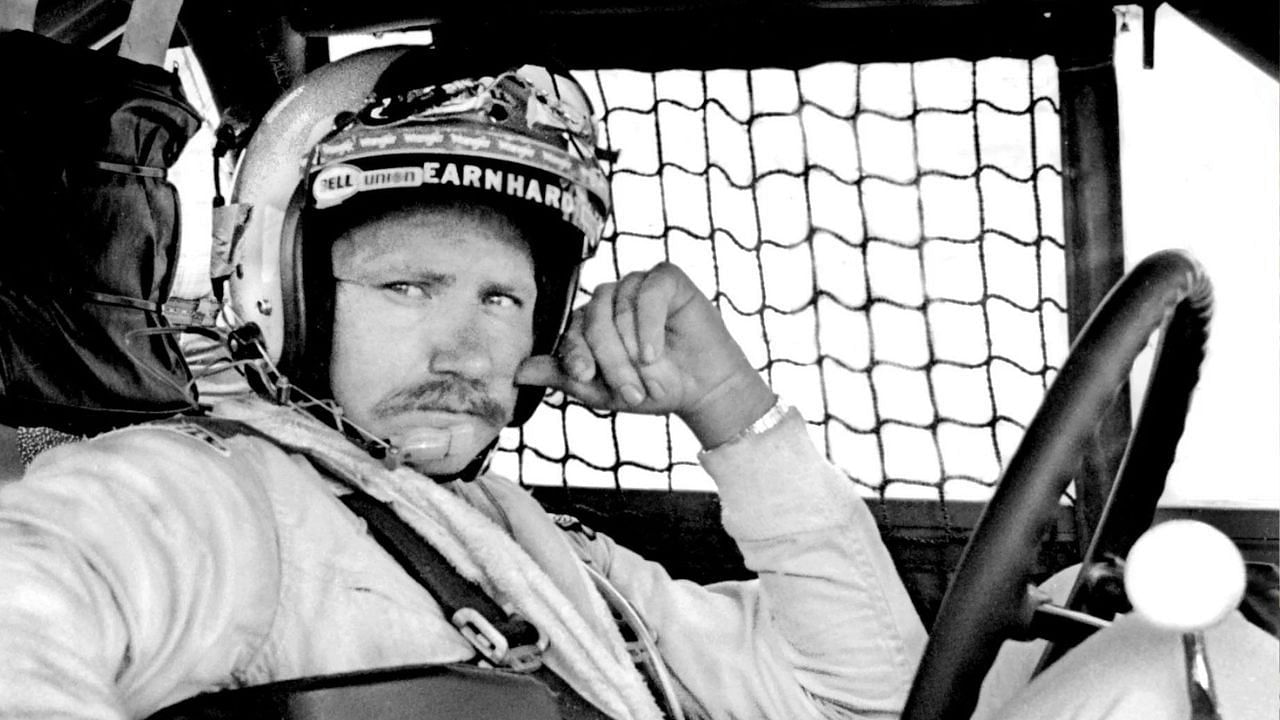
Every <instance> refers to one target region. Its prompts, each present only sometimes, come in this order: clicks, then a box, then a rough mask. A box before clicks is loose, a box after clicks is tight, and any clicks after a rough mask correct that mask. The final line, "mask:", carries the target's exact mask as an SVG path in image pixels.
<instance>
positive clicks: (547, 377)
mask: <svg viewBox="0 0 1280 720" xmlns="http://www.w3.org/2000/svg"><path fill="white" fill-rule="evenodd" d="M568 380H569V378H568V376H567V375H565V374H564V372H562V371H561V370H560V363H559V362H557V361H556V359H555V358H554V357H552V356H550V355H532V356H530V357H527V358H525V359H524V362H522V363H520V367H518V368H516V378H515V384H516V385H540V386H542V387H550V388H562V387H563V386H564V384H565V383H566V382H568Z"/></svg>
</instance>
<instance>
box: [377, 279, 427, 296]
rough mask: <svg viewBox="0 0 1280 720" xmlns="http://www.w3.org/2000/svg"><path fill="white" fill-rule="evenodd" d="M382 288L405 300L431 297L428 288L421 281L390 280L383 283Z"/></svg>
mask: <svg viewBox="0 0 1280 720" xmlns="http://www.w3.org/2000/svg"><path fill="white" fill-rule="evenodd" d="M382 289H383V290H386V291H388V292H390V293H392V294H394V295H398V296H400V297H402V298H405V299H406V300H426V299H428V298H430V297H431V290H430V288H428V287H427V286H426V285H423V284H422V283H413V282H392V283H386V284H384V285H383V286H382Z"/></svg>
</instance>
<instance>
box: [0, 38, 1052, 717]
mask: <svg viewBox="0 0 1280 720" xmlns="http://www.w3.org/2000/svg"><path fill="white" fill-rule="evenodd" d="M234 200H235V203H236V205H237V206H239V207H241V208H243V209H244V216H245V218H246V223H245V225H244V226H243V228H241V233H240V235H239V240H238V244H237V246H236V247H235V248H234V254H233V256H232V258H231V262H230V267H232V268H233V272H232V274H231V276H230V278H229V291H230V299H231V304H232V308H233V311H234V314H233V317H232V319H231V325H232V326H233V329H234V332H233V333H232V334H231V344H232V345H233V349H234V351H235V354H236V357H237V358H238V363H239V365H240V366H241V367H243V368H245V371H246V372H247V373H248V374H249V376H250V381H251V382H252V384H253V385H254V387H255V389H256V390H257V393H258V396H259V397H255V398H242V399H234V400H227V401H225V402H222V403H219V405H218V406H217V408H216V409H215V412H214V415H215V417H216V418H217V419H218V422H213V423H209V422H202V421H197V419H191V420H188V421H183V420H179V421H175V422H168V423H160V424H152V425H143V426H137V427H133V428H127V429H124V430H120V431H116V432H113V433H109V434H106V435H103V436H99V437H97V438H95V439H93V440H90V441H87V442H83V443H78V444H74V445H67V446H64V447H61V448H57V449H54V450H51V451H49V452H46V453H45V454H43V455H42V456H41V457H39V458H38V459H37V460H36V461H35V462H34V463H33V464H32V465H31V466H30V467H29V468H28V472H27V474H26V476H25V478H24V479H23V480H22V481H21V482H18V483H15V484H12V485H10V486H7V487H5V488H4V489H3V491H0V534H2V540H0V577H3V578H4V580H3V583H4V586H5V590H4V591H3V593H0V687H3V688H5V693H4V695H3V697H0V714H5V715H6V716H7V715H9V714H13V715H16V716H24V717H25V716H30V717H37V716H39V717H46V716H58V717H146V716H148V715H151V714H153V713H156V712H157V711H160V710H162V709H163V708H166V707H168V706H171V705H173V704H174V703H178V702H180V701H183V700H185V699H187V698H191V697H193V696H197V695H200V694H202V693H209V692H213V691H218V690H223V689H227V688H237V687H243V686H260V685H264V684H268V683H272V682H274V681H280V680H286V679H291V678H304V677H314V676H326V675H333V674H337V673H345V672H354V671H362V670H369V669H376V668H392V667H399V666H406V665H449V664H460V663H473V662H477V661H479V662H482V663H485V664H487V665H491V666H496V667H497V668H499V669H507V670H513V671H530V672H531V671H533V670H537V669H538V668H539V667H542V668H546V669H547V670H549V671H550V673H551V674H552V675H553V676H554V682H560V683H563V685H555V687H557V688H561V689H560V690H558V691H557V692H558V696H559V697H560V699H561V700H560V702H561V708H562V711H563V712H564V713H565V714H566V716H572V717H591V716H593V715H592V714H593V713H594V716H597V717H612V718H658V717H662V716H664V714H665V715H666V716H670V717H680V716H689V717H723V718H729V717H738V718H757V717H761V718H764V717H767V718H787V719H791V718H809V717H813V718H819V717H895V716H896V715H897V714H898V712H900V710H901V707H902V704H903V702H904V699H905V697H906V693H907V690H908V688H909V686H910V682H911V678H912V674H913V672H914V669H915V667H916V664H917V662H918V660H919V657H920V653H921V651H922V649H923V646H924V642H925V635H924V630H923V627H922V626H921V624H920V621H919V619H918V617H917V616H916V613H915V611H914V609H913V607H912V605H911V603H910V601H909V599H908V597H907V594H906V592H905V590H904V588H903V586H902V584H901V582H900V580H899V579H898V577H897V575H896V572H895V570H894V567H893V564H892V562H891V560H890V558H889V556H888V554H887V552H886V551H885V548H884V546H883V544H882V543H881V541H880V539H879V535H878V532H877V529H876V526H875V524H874V522H873V519H872V517H871V515H870V513H869V511H868V509H867V507H866V505H865V503H864V502H863V501H862V500H861V498H860V497H859V496H858V494H857V493H856V491H855V490H854V488H853V486H852V484H850V483H848V482H847V480H846V479H845V478H844V477H843V476H842V475H841V473H840V472H838V471H837V470H836V469H835V468H833V467H832V466H831V465H830V464H829V463H827V461H826V460H825V459H824V458H822V457H821V455H820V454H819V452H818V451H817V450H816V449H815V448H814V446H813V445H812V443H811V442H810V441H809V439H808V437H807V430H806V426H805V424H804V422H803V420H802V419H801V417H800V416H799V414H798V413H797V412H796V411H795V410H794V409H791V408H789V407H788V406H787V405H786V404H785V402H783V401H782V400H781V399H779V398H778V397H777V396H776V395H775V394H774V393H773V392H772V391H771V390H770V389H769V387H768V386H767V385H766V384H765V383H764V382H763V380H762V379H761V378H760V377H759V375H758V374H757V373H756V372H755V370H754V369H753V368H752V367H751V365H750V363H749V362H748V361H747V359H746V357H745V355H744V354H743V352H742V350H741V349H740V348H739V347H738V345H737V344H736V343H735V342H734V341H733V339H732V338H731V337H730V335H729V334H728V332H727V330H726V329H725V326H724V324H723V322H722V321H721V319H720V317H719V315H718V313H717V312H716V310H715V308H714V306H713V305H712V304H711V303H710V301H709V300H708V299H707V298H706V297H705V296H704V295H702V294H701V293H700V292H699V291H698V290H697V289H696V288H695V287H694V285H693V284H692V283H691V282H690V280H689V279H688V278H687V277H686V276H685V275H684V274H683V273H682V272H681V271H680V270H678V269H677V268H675V267H673V266H671V265H667V264H662V265H659V266H657V267H655V268H653V269H652V270H650V271H648V272H644V273H634V274H631V275H628V276H626V277H624V278H622V279H621V280H620V281H619V282H618V283H616V284H610V285H605V286H602V287H599V288H596V289H595V290H594V292H593V293H592V295H591V298H590V300H589V302H587V303H586V304H585V305H583V306H582V307H581V308H579V309H578V310H576V311H573V312H570V308H571V306H572V304H573V300H574V297H575V292H576V289H577V269H578V266H579V264H580V263H581V262H582V260H583V259H585V258H586V257H588V256H589V255H590V254H591V253H592V251H593V250H594V248H595V245H596V243H597V242H598V241H599V238H600V235H601V233H602V230H603V225H604V218H605V216H606V215H607V212H608V208H609V196H608V185H607V183H606V182H605V178H604V175H603V173H602V171H601V170H600V168H599V165H598V163H597V160H596V142H595V136H594V128H593V126H592V121H591V116H590V110H589V106H588V103H587V102H586V100H585V97H584V95H583V93H582V90H581V88H579V87H577V85H576V83H574V81H573V80H572V79H571V78H570V77H568V76H567V75H566V74H564V73H560V72H557V71H555V70H550V69H547V68H545V67H540V66H531V65H523V64H519V63H516V62H512V61H510V60H508V59H503V58H496V57H492V56H490V57H482V58H478V57H477V56H476V55H474V54H467V55H465V56H461V55H454V54H451V53H449V52H445V51H441V50H435V49H414V50H404V49H399V48H396V49H380V50H375V51H371V52H368V53H364V54H361V55H357V56H354V57H352V58H349V59H347V60H345V61H342V62H339V63H336V64H334V65H331V66H329V67H327V68H325V69H323V70H321V71H320V72H318V73H316V74H314V75H313V76H311V77H309V78H308V79H307V81H306V82H305V83H304V84H303V85H302V86H300V87H298V88H296V89H295V90H294V91H292V92H291V93H289V94H288V95H287V96H286V97H285V98H283V99H282V100H281V101H280V102H279V103H278V104H277V106H276V107H275V108H273V109H272V111H271V112H270V113H268V116H267V120H266V121H264V124H263V126H262V127H261V128H260V129H259V130H258V131H257V132H256V134H255V136H254V139H253V141H252V143H251V145H250V147H249V148H248V150H247V151H246V157H245V158H244V160H243V161H242V166H241V168H240V170H239V173H238V177H237V187H236V197H235V198H234ZM547 387H552V388H556V389H560V390H563V391H565V392H566V393H568V394H570V395H572V396H574V397H576V398H578V399H579V400H581V401H582V402H584V403H585V404H587V405H589V406H591V407H595V408H601V409H609V410H617V411H622V412H643V413H663V414H674V415H676V416H678V417H679V418H680V419H681V420H682V421H683V422H684V423H685V424H686V425H688V427H689V428H690V430H692V432H693V433H694V435H695V436H696V437H697V438H698V440H699V441H700V442H701V444H702V446H703V448H704V451H703V453H702V454H701V456H700V459H701V461H702V463H703V466H704V467H705V468H706V470H707V472H708V473H709V474H710V475H711V476H712V478H713V479H714V480H715V481H716V483H717V486H718V489H719V492H720V497H721V500H722V504H723V508H724V511H723V513H724V514H723V521H724V525H725V528H726V529H727V530H728V532H729V533H730V534H731V535H732V536H733V537H734V539H735V540H736V542H737V544H738V546H739V548H740V549H741V551H742V554H743V557H744V559H745V561H746V565H747V567H748V568H750V569H751V570H752V571H754V572H755V573H757V575H758V579H756V580H753V581H748V582H738V583H725V584H718V585H715V586H710V587H701V586H696V585H694V584H691V583H687V582H681V581H675V580H672V579H671V578H670V577H669V576H668V575H667V574H666V572H665V571H664V570H662V568H660V567H659V566H657V565H655V564H652V563H649V562H647V561H645V560H643V559H641V558H639V557H638V556H636V555H635V554H633V553H631V552H630V551H628V550H626V549H624V548H620V547H617V546H616V545H614V544H613V543H612V541H610V540H609V539H608V538H607V537H604V536H603V535H596V534H594V533H589V532H572V533H564V532H562V531H561V530H560V529H559V528H558V527H557V526H556V525H555V524H554V523H553V522H552V521H551V520H550V519H549V518H548V516H547V515H546V514H545V513H544V512H543V511H542V510H541V508H539V507H538V506H537V505H536V504H535V503H534V502H533V501H532V499H531V498H530V497H529V496H528V495H527V494H526V493H525V492H524V491H523V490H521V489H519V488H518V487H517V486H515V485H514V484H512V483H511V482H509V481H507V480H505V479H503V478H499V477H495V476H493V475H492V474H490V473H487V472H486V466H487V461H488V458H489V456H490V454H491V453H492V451H493V449H494V447H495V445H496V442H497V437H498V433H499V432H500V431H501V429H502V428H503V427H505V426H507V425H509V424H519V423H521V422H523V421H524V420H526V419H527V418H528V417H529V415H530V414H531V413H532V412H533V410H534V409H535V408H536V406H537V404H538V402H539V399H540V398H541V396H542V394H543V393H544V392H545V388H547ZM224 421H233V422H224ZM228 428H230V429H228ZM369 502H372V503H373V504H374V507H375V508H376V507H381V508H383V509H385V510H389V511H390V513H391V514H392V515H393V516H394V518H393V519H392V520H391V521H390V522H392V523H393V524H394V523H399V524H401V525H403V526H404V527H407V528H409V529H411V530H412V532H413V533H414V534H416V535H417V536H418V537H420V538H422V539H423V540H425V542H426V544H427V545H429V546H430V547H431V548H433V550H434V551H435V552H437V553H438V554H439V555H440V556H443V558H444V559H445V561H446V564H447V566H448V567H449V568H451V569H452V570H451V572H454V573H456V574H457V575H459V576H461V577H462V578H464V579H465V581H467V582H470V583H473V584H475V585H477V586H479V587H480V588H481V589H482V590H483V592H484V593H485V594H486V595H488V596H489V597H490V598H492V600H493V601H494V602H495V604H496V605H497V606H500V607H501V608H503V609H504V610H505V611H507V612H508V613H509V615H510V616H511V617H513V618H518V619H520V620H522V621H525V622H527V623H529V624H531V625H532V626H533V627H534V628H536V636H537V639H536V640H535V641H533V642H531V643H529V644H527V645H524V646H522V647H520V648H519V652H516V650H517V648H515V647H505V645H506V644H507V643H506V639H504V638H495V637H493V636H491V635H490V634H489V630H490V629H491V624H488V623H487V622H485V621H477V620H475V619H474V618H471V617H469V616H465V615H464V616H461V617H460V616H459V614H458V613H456V612H453V611H451V610H450V609H449V608H448V607H447V606H448V601H447V599H443V598H442V597H441V596H440V595H437V594H436V593H434V592H431V591H430V590H432V588H430V587H428V588H427V591H424V588H423V586H422V584H420V583H419V582H418V580H417V579H415V577H413V576H412V574H411V573H410V572H406V564H405V562H404V560H403V558H397V557H393V555H394V553H389V552H388V551H387V549H386V544H385V542H384V540H383V539H382V538H380V537H375V535H377V531H378V528H380V527H384V526H382V525H379V523H383V522H386V521H384V520H377V519H376V518H377V517H380V516H378V515H377V511H376V510H375V511H374V512H373V514H369V513H368V511H361V510H359V509H358V507H365V508H367V507H368V506H369V505H368V503H369ZM371 527H372V528H374V530H375V532H372V533H371V532H370V530H369V528H371ZM392 532H394V531H392ZM410 564H411V563H410ZM619 598H620V599H621V600H619ZM611 605H612V611H611ZM615 612H616V613H619V614H622V615H627V614H628V613H629V612H633V613H634V615H635V616H636V617H638V618H639V622H632V623H630V625H629V626H628V628H627V632H630V633H636V634H639V635H642V636H644V637H643V638H642V639H643V640H644V641H646V642H647V643H648V647H649V648H651V650H652V652H650V653H649V654H648V655H647V657H646V658H645V662H642V663H639V664H638V663H636V662H635V660H634V658H633V655H632V653H631V652H630V651H629V649H628V646H627V644H626V641H625V640H624V635H623V630H622V629H620V627H619V623H618V622H617V621H616V620H615V618H614V613H615ZM510 644H511V645H512V646H514V645H515V643H514V642H513V643H510ZM642 644H643V643H642ZM1046 710H1047V711H1048V712H1050V713H1053V712H1058V711H1062V710H1063V708H1062V707H1061V706H1055V707H1049V708H1046Z"/></svg>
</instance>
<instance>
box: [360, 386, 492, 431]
mask: <svg viewBox="0 0 1280 720" xmlns="http://www.w3.org/2000/svg"><path fill="white" fill-rule="evenodd" d="M418 410H426V411H430V410H435V411H445V412H453V413H465V414H468V415H474V416H476V417H478V418H480V419H481V420H484V421H485V422H487V423H488V424H490V425H493V426H494V427H502V426H503V425H506V424H507V419H508V416H509V415H510V413H509V412H508V409H507V407H506V405H504V404H503V403H501V402H499V401H497V400H495V399H494V398H493V396H491V395H490V394H489V392H488V391H487V390H486V389H485V387H484V385H483V384H482V383H479V382H476V381H474V380H471V379H468V378H459V377H444V378H437V379H432V380H425V381H423V382H422V383H419V384H417V385H415V386H413V387H410V388H405V389H403V390H397V391H396V392H394V393H392V394H390V395H388V396H387V397H385V398H383V399H382V400H379V401H378V404H377V405H375V406H374V407H373V414H374V415H375V416H377V417H387V416H389V415H396V414H399V413H402V412H414V411H418Z"/></svg>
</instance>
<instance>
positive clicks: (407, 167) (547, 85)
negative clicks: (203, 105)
mask: <svg viewBox="0 0 1280 720" xmlns="http://www.w3.org/2000/svg"><path fill="white" fill-rule="evenodd" d="M598 154H600V155H602V154H603V153H602V151H599V150H597V147H596V134H595V126H594V120H593V118H592V109H591V105H590V102H589V101H588V99H587V97H586V95H585V93H584V92H583V90H582V88H581V86H579V85H578V83H577V82H576V81H575V80H574V79H573V78H572V77H570V76H569V74H568V73H567V72H561V71H557V70H554V69H548V68H546V67H541V66H534V65H521V64H516V63H507V62H505V61H504V60H503V59H502V58H496V57H494V54H493V53H491V52H490V53H487V54H485V55H483V56H477V55H471V54H465V55H464V54H462V53H456V52H455V53H448V52H445V51H442V50H439V49H436V48H432V47H407V46H400V47H389V48H377V49H373V50H369V51H365V52H363V53H359V54H356V55H352V56H350V57H347V58H344V59H342V60H339V61H337V62H334V63H331V64H329V65H327V66H324V67H322V68H320V69H318V70H316V71H315V72H313V73H311V74H309V75H307V76H306V78H304V79H303V81H302V82H301V83H300V84H299V85H297V86H296V87H294V88H293V89H292V90H291V91H289V92H288V93H287V94H286V95H285V96H284V97H283V98H281V99H280V100H279V101H278V102H277V103H276V104H275V105H274V106H273V107H272V108H271V110H270V111H269V112H268V113H267V114H266V116H265V117H264V118H263V120H262V123H261V125H260V126H259V127H258V129H257V130H256V131H255V133H254V135H253V138H252V140H251V141H250V143H249V145H248V147H247V148H246V150H245V152H244V154H243V156H242V158H241V161H240V165H239V167H238V169H237V173H236V178H235V184H234V189H233V194H232V198H231V205H229V206H228V208H229V209H230V210H233V211H236V212H237V213H238V215H239V217H240V218H241V220H242V222H241V225H240V227H239V229H238V232H237V233H236V235H235V239H234V241H233V243H232V247H231V250H230V265H229V268H230V277H229V278H228V280H229V285H230V288H229V289H230V297H229V301H230V303H229V304H230V310H231V324H232V325H233V327H235V328H237V329H238V330H239V331H240V332H239V336H240V340H241V342H242V343H243V340H244V338H245V337H252V338H253V342H252V345H253V346H254V348H256V349H257V351H258V354H259V355H260V356H262V359H265V360H266V361H268V362H269V363H271V364H272V365H274V366H275V367H276V368H278V370H279V372H280V373H282V374H283V375H284V376H287V377H288V378H289V380H290V381H291V382H292V383H293V384H294V385H296V386H298V387H301V388H302V389H304V390H306V391H307V392H308V393H309V394H312V395H315V396H318V397H321V398H329V397H330V396H331V393H330V391H329V387H328V359H329V350H330V347H329V342H330V337H329V334H330V332H331V327H332V319H333V316H332V298H333V284H334V281H333V279H332V277H331V272H330V271H329V243H330V242H331V241H332V239H333V238H332V237H327V238H326V237H325V232H324V227H325V223H323V222H320V221H319V220H320V219H322V218H323V216H324V215H325V213H326V211H327V210H328V209H329V208H342V210H343V211H344V212H355V213H359V212H360V207H361V204H362V203H363V202H364V199H366V198H367V199H375V198H383V199H385V198H386V197H389V196H390V195H391V194H393V193H399V194H402V195H412V196H414V197H421V198H424V199H429V198H431V197H432V195H433V194H436V195H437V196H439V197H442V198H445V197H457V196H458V193H462V194H463V195H464V196H466V195H467V194H470V196H473V197H475V198H476V199H479V200H483V201H486V202H491V203H495V204H498V205H499V206H501V207H510V208H512V209H513V210H515V211H519V212H522V213H526V214H527V213H533V214H536V215H537V217H539V218H542V220H541V221H540V222H544V223H545V224H542V225H539V226H538V227H539V228H544V230H543V231H541V232H539V233H538V234H537V237H536V238H531V240H534V241H535V242H534V245H535V246H534V247H532V248H531V250H532V253H533V256H534V263H535V266H536V274H537V277H538V282H539V292H538V302H537V306H536V307H535V309H534V323H535V326H534V352H535V353H550V352H553V351H554V349H555V346H556V344H557V343H558V341H559V337H560V335H561V333H562V332H563V331H564V328H565V325H566V324H567V322H568V317H569V311H570V309H571V305H572V301H573V296H574V292H575V291H576V288H577V275H578V268H579V266H580V264H581V262H582V260H584V259H586V258H588V257H590V256H591V255H592V254H593V253H594V252H595V248H596V246H597V245H598V244H599V241H600V236H601V234H602V232H603V228H604V224H605V218H606V217H607V215H608V212H609V205H610V198H609V184H608V179H607V177H606V176H605V173H604V171H603V170H602V168H601V167H600V164H599V162H598V156H599V155H598ZM309 223H310V224H311V228H312V229H311V230H310V231H308V230H307V228H308V224H309ZM244 331H249V332H247V333H246V332H244ZM255 331H256V332H255ZM241 354H242V355H243V347H242V351H241ZM541 396H542V390H541V389H540V388H522V389H521V391H520V395H519V398H518V400H517V404H516V411H515V416H514V419H513V420H512V424H513V425H519V424H521V423H523V422H524V421H525V420H527V419H528V417H529V416H530V415H531V414H532V413H533V411H534V410H535V409H536V407H537V404H538V402H539V401H540V399H541Z"/></svg>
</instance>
